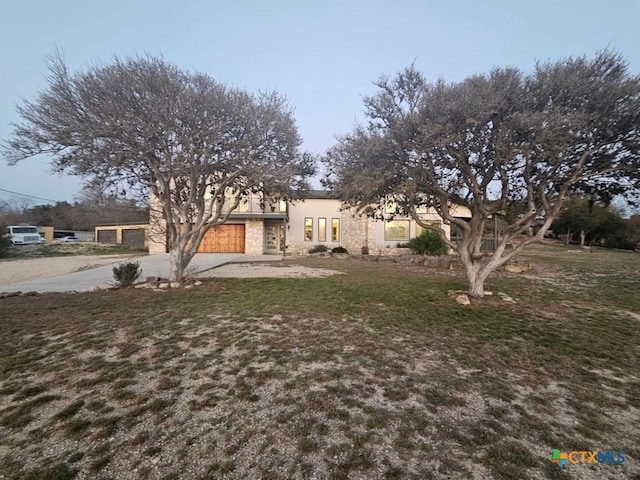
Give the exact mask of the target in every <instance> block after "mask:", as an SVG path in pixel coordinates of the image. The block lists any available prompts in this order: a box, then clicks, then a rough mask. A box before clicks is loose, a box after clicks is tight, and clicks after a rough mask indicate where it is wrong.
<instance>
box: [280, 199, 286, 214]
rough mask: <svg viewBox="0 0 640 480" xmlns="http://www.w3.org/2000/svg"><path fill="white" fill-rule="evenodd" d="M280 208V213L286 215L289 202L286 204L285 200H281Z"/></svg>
mask: <svg viewBox="0 0 640 480" xmlns="http://www.w3.org/2000/svg"><path fill="white" fill-rule="evenodd" d="M278 208H279V211H280V213H285V212H286V211H287V202H285V201H284V200H280V202H279V203H278Z"/></svg>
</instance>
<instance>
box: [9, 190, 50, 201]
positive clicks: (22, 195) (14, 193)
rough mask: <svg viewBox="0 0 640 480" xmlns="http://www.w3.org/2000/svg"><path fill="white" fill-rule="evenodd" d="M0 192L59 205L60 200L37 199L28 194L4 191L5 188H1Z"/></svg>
mask: <svg viewBox="0 0 640 480" xmlns="http://www.w3.org/2000/svg"><path fill="white" fill-rule="evenodd" d="M0 192H6V193H11V194H13V195H20V196H21V197H29V198H35V199H36V200H44V201H45V202H51V203H58V202H59V201H58V200H51V199H50V198H42V197H36V196H35V195H27V194H26V193H20V192H14V191H12V190H7V189H4V188H0Z"/></svg>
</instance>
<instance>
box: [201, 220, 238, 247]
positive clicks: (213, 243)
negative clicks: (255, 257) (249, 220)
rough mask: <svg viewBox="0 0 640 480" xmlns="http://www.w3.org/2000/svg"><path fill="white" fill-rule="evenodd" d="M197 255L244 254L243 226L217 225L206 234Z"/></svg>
mask: <svg viewBox="0 0 640 480" xmlns="http://www.w3.org/2000/svg"><path fill="white" fill-rule="evenodd" d="M198 253H244V225H218V226H217V227H213V228H212V229H211V230H209V231H208V232H207V234H206V235H205V236H204V238H203V239H202V243H200V246H199V247H198Z"/></svg>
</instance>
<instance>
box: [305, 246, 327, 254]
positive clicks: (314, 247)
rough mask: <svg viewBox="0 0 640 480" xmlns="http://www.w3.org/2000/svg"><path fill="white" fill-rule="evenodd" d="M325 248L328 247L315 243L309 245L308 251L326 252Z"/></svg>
mask: <svg viewBox="0 0 640 480" xmlns="http://www.w3.org/2000/svg"><path fill="white" fill-rule="evenodd" d="M327 250H329V249H328V248H327V246H326V245H315V246H313V247H311V249H310V250H309V253H320V252H326V251H327Z"/></svg>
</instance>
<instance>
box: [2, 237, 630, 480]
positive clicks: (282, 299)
mask: <svg viewBox="0 0 640 480" xmlns="http://www.w3.org/2000/svg"><path fill="white" fill-rule="evenodd" d="M529 257H530V258H531V259H532V261H533V262H534V263H535V265H536V267H535V269H534V271H533V272H530V274H528V275H527V276H526V277H523V276H517V275H501V276H497V277H495V278H493V279H491V280H490V282H489V283H490V285H489V289H493V290H499V291H505V292H507V293H508V294H509V295H510V296H512V297H514V298H516V300H517V302H518V303H516V304H515V305H512V304H506V303H504V302H502V301H501V300H500V299H498V298H496V297H487V298H486V299H485V300H483V301H481V302H477V303H476V304H475V305H474V306H473V307H472V308H469V307H461V306H458V305H457V304H455V303H453V302H452V301H451V300H450V299H449V298H448V296H447V291H448V290H451V289H460V288H463V286H464V281H463V279H462V278H461V277H460V276H459V274H458V273H449V272H437V271H425V270H424V268H422V267H416V266H400V265H394V264H384V265H382V264H371V263H368V262H359V261H355V260H352V261H345V260H332V259H306V260H304V261H303V263H304V264H306V265H308V266H328V267H330V268H335V269H339V270H342V271H344V272H345V273H346V274H345V275H339V276H336V277H329V278H315V279H314V278H309V279H229V280H216V281H210V282H207V283H205V285H203V286H201V287H199V288H197V289H192V290H184V291H170V292H163V293H156V292H151V291H140V290H117V291H109V292H96V293H86V294H74V295H68V294H49V295H43V296H38V297H29V298H8V299H4V300H1V301H0V328H1V329H2V332H3V335H2V337H1V338H2V340H1V342H2V343H1V344H0V352H1V353H0V398H1V404H2V407H0V471H1V472H3V473H4V474H5V476H8V477H9V478H21V479H27V478H28V479H31V478H49V479H67V478H119V479H120V478H140V479H143V478H167V479H168V478H187V479H204V478H238V479H245V478H264V479H280V478H281V479H286V478H335V479H340V478H345V479H346V478H349V479H351V478H362V479H365V478H366V479H369V478H381V479H382V478H389V479H394V478H396V479H404V478H415V479H418V478H420V479H423V478H426V479H428V478H460V479H462V478H465V479H467V478H471V479H473V478H477V479H480V478H505V479H523V478H559V479H564V478H570V479H571V478H575V479H578V478H640V469H639V468H638V459H640V451H639V450H638V445H640V431H639V429H638V425H640V400H639V399H640V377H639V376H638V371H640V369H639V368H638V367H639V365H638V353H639V351H638V345H639V344H640V341H639V340H640V338H639V337H640V335H639V334H638V326H639V322H640V318H639V316H638V314H639V313H640V298H638V295H637V292H638V291H639V289H640V268H639V267H640V256H638V255H634V254H628V253H620V252H597V253H591V254H584V253H568V252H566V251H565V250H564V249H554V248H551V247H540V248H538V249H535V250H534V251H533V252H532V253H530V254H529ZM296 263H301V261H300V259H296ZM553 448H557V449H560V450H563V451H569V450H610V449H613V450H616V451H619V450H622V451H624V452H625V453H626V458H627V461H626V463H625V464H624V465H595V466H594V465H591V466H582V465H572V466H568V467H565V468H564V469H562V470H560V469H559V468H558V467H557V466H556V465H554V464H552V463H551V462H549V461H548V456H549V455H550V454H551V450H552V449H553Z"/></svg>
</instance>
